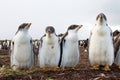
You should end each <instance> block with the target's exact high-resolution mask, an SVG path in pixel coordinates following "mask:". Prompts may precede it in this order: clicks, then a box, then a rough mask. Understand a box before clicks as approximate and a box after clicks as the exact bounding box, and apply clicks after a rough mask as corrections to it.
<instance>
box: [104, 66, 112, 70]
mask: <svg viewBox="0 0 120 80" xmlns="http://www.w3.org/2000/svg"><path fill="white" fill-rule="evenodd" d="M103 70H105V71H110V70H111V69H110V66H108V65H106V66H105V67H104V68H103Z"/></svg>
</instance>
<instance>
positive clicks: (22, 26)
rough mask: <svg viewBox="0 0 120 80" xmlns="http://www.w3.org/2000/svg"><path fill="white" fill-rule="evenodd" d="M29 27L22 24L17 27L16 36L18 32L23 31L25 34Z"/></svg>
mask: <svg viewBox="0 0 120 80" xmlns="http://www.w3.org/2000/svg"><path fill="white" fill-rule="evenodd" d="M30 26H31V23H23V24H21V25H20V26H19V27H18V30H17V32H16V34H17V33H18V32H19V31H25V32H27V31H28V30H29V28H30Z"/></svg>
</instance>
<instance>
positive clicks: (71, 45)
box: [58, 25, 82, 68]
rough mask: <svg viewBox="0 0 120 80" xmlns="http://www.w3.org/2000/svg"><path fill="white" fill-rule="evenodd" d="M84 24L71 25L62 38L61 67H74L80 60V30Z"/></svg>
mask: <svg viewBox="0 0 120 80" xmlns="http://www.w3.org/2000/svg"><path fill="white" fill-rule="evenodd" d="M81 27H82V25H70V26H69V27H68V29H67V32H66V33H65V34H64V35H63V37H62V38H61V43H62V47H61V48H62V52H61V55H62V57H61V58H62V59H61V58H60V62H59V65H58V66H59V67H63V68H64V67H73V68H74V66H75V65H77V64H78V62H79V56H80V52H79V44H78V35H77V33H78V30H79V29H80V28H81Z"/></svg>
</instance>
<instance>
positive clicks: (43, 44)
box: [38, 26, 60, 70]
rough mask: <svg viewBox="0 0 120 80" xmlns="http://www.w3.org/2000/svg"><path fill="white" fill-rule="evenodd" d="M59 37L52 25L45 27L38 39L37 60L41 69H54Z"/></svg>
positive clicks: (56, 60) (56, 65) (57, 60)
mask: <svg viewBox="0 0 120 80" xmlns="http://www.w3.org/2000/svg"><path fill="white" fill-rule="evenodd" d="M59 41H60V40H59V37H58V36H56V33H55V29H54V27H53V26H48V27H46V29H45V35H44V36H43V37H41V39H40V45H39V54H38V60H39V65H40V68H42V70H45V69H46V68H50V69H52V70H56V69H57V67H58V62H59V57H60V45H59Z"/></svg>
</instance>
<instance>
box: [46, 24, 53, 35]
mask: <svg viewBox="0 0 120 80" xmlns="http://www.w3.org/2000/svg"><path fill="white" fill-rule="evenodd" d="M45 32H46V36H48V37H51V36H52V35H54V34H55V29H54V27H53V26H47V27H46V29H45Z"/></svg>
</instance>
